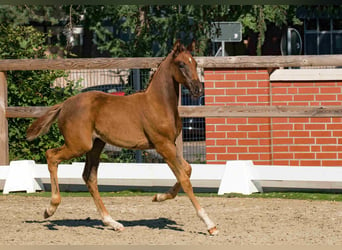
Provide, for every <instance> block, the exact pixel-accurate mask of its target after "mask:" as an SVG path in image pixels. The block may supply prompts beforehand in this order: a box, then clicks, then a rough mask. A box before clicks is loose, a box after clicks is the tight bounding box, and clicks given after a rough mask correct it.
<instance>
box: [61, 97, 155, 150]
mask: <svg viewBox="0 0 342 250" xmlns="http://www.w3.org/2000/svg"><path fill="white" fill-rule="evenodd" d="M144 99H145V96H144V94H143V93H137V94H134V95H129V96H114V95H110V94H106V93H104V92H100V91H91V92H85V93H81V94H78V95H76V96H74V97H71V98H69V99H68V100H66V101H65V102H64V103H63V107H62V109H61V112H60V114H59V117H58V126H59V128H60V130H61V133H62V134H63V136H64V138H65V139H66V140H67V141H66V142H67V143H68V141H70V143H72V141H75V139H76V140H82V141H84V143H85V144H91V143H92V141H93V139H94V138H100V139H101V140H103V141H104V142H107V143H110V144H112V145H116V146H119V147H125V148H142V149H143V148H149V147H150V146H151V145H150V143H149V141H148V139H147V138H146V136H145V133H144V129H143V127H144V124H143V123H144V114H143V113H142V112H143V111H144V110H145V108H144V103H145V100H144ZM69 138H70V139H69Z"/></svg>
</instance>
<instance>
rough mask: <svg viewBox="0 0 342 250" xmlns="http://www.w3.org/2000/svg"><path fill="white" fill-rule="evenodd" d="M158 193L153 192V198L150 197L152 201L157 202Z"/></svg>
mask: <svg viewBox="0 0 342 250" xmlns="http://www.w3.org/2000/svg"><path fill="white" fill-rule="evenodd" d="M159 196H160V195H159V194H155V195H154V196H153V198H152V201H153V202H157V201H159Z"/></svg>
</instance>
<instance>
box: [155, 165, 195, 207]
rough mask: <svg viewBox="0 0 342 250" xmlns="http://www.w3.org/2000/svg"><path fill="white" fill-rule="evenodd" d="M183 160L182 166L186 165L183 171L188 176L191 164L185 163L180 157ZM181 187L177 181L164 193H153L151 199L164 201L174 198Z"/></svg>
mask: <svg viewBox="0 0 342 250" xmlns="http://www.w3.org/2000/svg"><path fill="white" fill-rule="evenodd" d="M182 160H183V161H184V162H183V164H182V165H183V166H186V169H185V172H186V174H187V175H188V176H189V178H190V176H191V166H190V164H189V163H187V162H186V161H185V160H184V159H182ZM180 189H181V184H180V183H179V182H177V183H176V184H175V185H174V186H173V187H172V188H170V189H169V190H168V191H167V192H166V193H163V194H155V195H154V196H153V198H152V201H158V202H160V201H165V200H169V199H174V198H175V197H176V196H177V194H178V192H179V191H180Z"/></svg>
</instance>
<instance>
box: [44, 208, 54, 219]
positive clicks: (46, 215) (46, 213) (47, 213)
mask: <svg viewBox="0 0 342 250" xmlns="http://www.w3.org/2000/svg"><path fill="white" fill-rule="evenodd" d="M51 215H52V214H49V212H48V210H47V209H45V211H44V219H47V218H49V217H50V216H51Z"/></svg>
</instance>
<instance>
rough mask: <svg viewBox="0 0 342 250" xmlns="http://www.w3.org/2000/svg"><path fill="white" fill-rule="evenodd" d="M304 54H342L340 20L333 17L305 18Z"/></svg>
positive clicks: (341, 27)
mask: <svg viewBox="0 0 342 250" xmlns="http://www.w3.org/2000/svg"><path fill="white" fill-rule="evenodd" d="M304 54H305V55H325V54H342V20H341V19H333V18H321V19H320V18H312V19H305V20H304Z"/></svg>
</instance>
